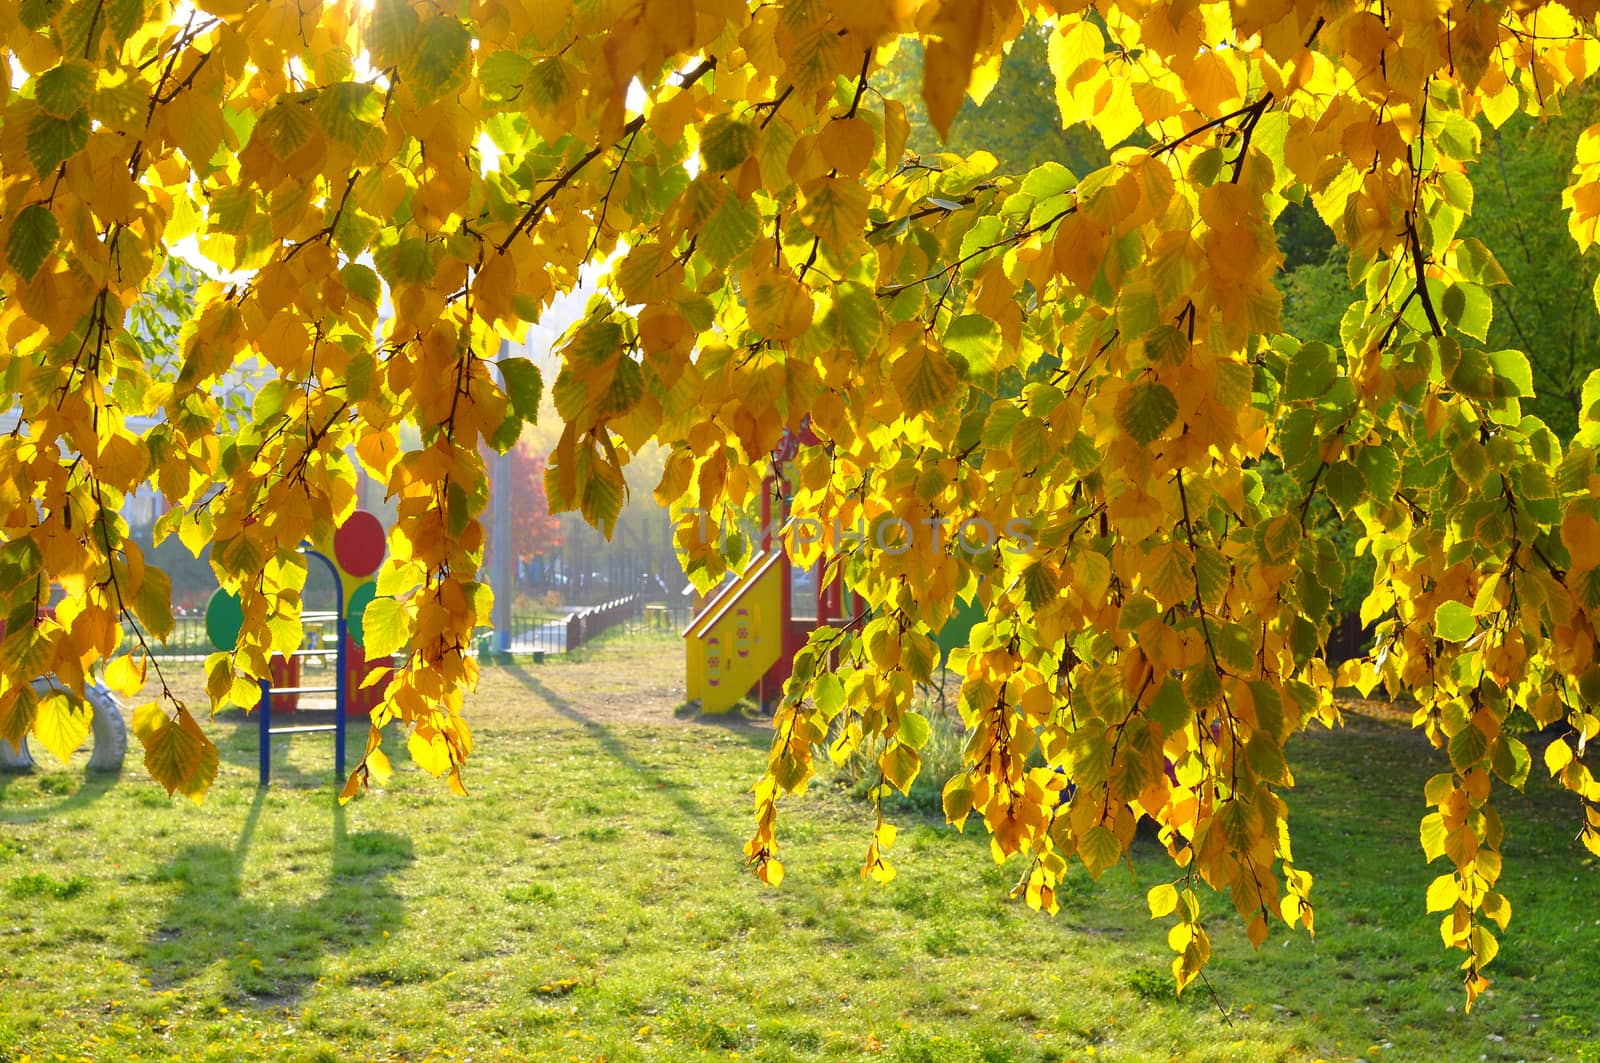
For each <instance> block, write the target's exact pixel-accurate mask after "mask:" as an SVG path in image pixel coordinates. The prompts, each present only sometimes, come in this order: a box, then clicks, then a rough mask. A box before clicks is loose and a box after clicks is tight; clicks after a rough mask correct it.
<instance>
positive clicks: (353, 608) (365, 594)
mask: <svg viewBox="0 0 1600 1063" xmlns="http://www.w3.org/2000/svg"><path fill="white" fill-rule="evenodd" d="M377 596H378V585H377V584H376V583H374V582H373V581H372V580H367V582H365V583H363V584H361V585H360V586H359V587H357V588H356V589H355V590H353V591H351V592H350V606H349V608H348V610H347V611H346V613H345V621H344V629H345V631H346V632H348V633H349V635H350V641H351V642H353V643H355V644H356V645H357V646H360V647H361V648H362V649H366V648H367V637H366V632H365V630H363V629H362V627H361V621H362V618H363V617H365V616H366V614H367V606H369V605H371V604H372V599H374V598H376V597H377Z"/></svg>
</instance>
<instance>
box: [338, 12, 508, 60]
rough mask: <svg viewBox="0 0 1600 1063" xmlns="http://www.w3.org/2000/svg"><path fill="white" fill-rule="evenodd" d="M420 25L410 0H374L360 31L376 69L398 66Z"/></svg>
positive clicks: (410, 46) (413, 40) (414, 42)
mask: <svg viewBox="0 0 1600 1063" xmlns="http://www.w3.org/2000/svg"><path fill="white" fill-rule="evenodd" d="M421 25H422V20H421V18H419V17H418V15H417V9H416V8H414V7H412V6H411V0H377V2H376V3H375V4H373V5H372V17H371V19H370V20H369V21H368V22H367V27H366V32H365V34H364V35H363V40H364V41H365V42H366V45H367V50H368V51H369V52H370V53H371V54H372V65H373V66H375V67H378V68H379V69H383V68H386V67H392V66H398V65H399V64H400V61H401V60H402V59H404V58H405V57H406V56H407V55H408V54H409V53H410V51H411V49H412V47H413V46H414V45H415V44H416V40H417V29H418V27H420V26H421ZM496 54H507V53H496Z"/></svg>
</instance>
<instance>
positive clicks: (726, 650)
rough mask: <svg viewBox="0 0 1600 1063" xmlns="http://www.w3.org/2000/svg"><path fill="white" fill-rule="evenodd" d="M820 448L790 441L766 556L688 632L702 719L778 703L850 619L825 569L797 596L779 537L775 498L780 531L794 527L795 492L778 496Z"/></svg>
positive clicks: (770, 488)
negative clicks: (827, 632)
mask: <svg viewBox="0 0 1600 1063" xmlns="http://www.w3.org/2000/svg"><path fill="white" fill-rule="evenodd" d="M815 442H816V437H815V436H813V435H812V434H811V432H810V429H809V428H807V429H804V430H802V432H801V433H800V434H798V435H797V434H795V433H791V432H785V433H784V437H783V442H782V443H780V444H779V448H778V450H777V451H776V452H774V454H773V463H772V464H773V471H772V472H771V473H770V474H769V475H768V476H767V478H766V480H765V482H764V483H763V484H762V489H761V527H762V535H763V541H762V543H761V549H760V550H759V551H758V552H757V553H756V555H755V556H754V557H753V558H751V560H750V564H749V565H747V566H746V567H745V569H744V571H743V572H742V573H740V574H739V575H738V577H737V578H735V579H732V580H729V581H728V582H726V583H724V584H723V585H722V586H721V587H720V588H718V589H717V590H716V591H714V592H712V594H711V595H710V596H709V597H708V598H707V599H706V600H705V602H704V604H702V605H701V606H700V609H699V611H698V612H696V613H695V616H694V619H693V620H691V621H690V622H689V626H688V627H687V628H685V629H684V631H683V639H684V643H685V646H686V648H687V650H688V658H689V666H688V696H689V699H690V700H691V701H694V700H698V701H699V702H700V711H701V712H702V713H705V714H708V715H714V714H719V713H724V712H727V711H729V710H730V709H732V708H733V707H734V706H735V705H737V704H738V703H739V702H740V700H742V699H743V698H744V697H745V696H747V695H749V694H752V693H754V694H755V696H756V698H757V699H758V700H759V701H761V702H762V703H763V704H765V703H766V702H767V701H769V700H770V699H772V698H774V697H776V696H778V694H779V693H781V691H782V690H783V683H784V680H786V679H788V678H789V672H790V668H791V665H792V663H793V661H794V655H795V653H797V652H798V651H799V650H800V648H801V647H802V646H804V645H805V643H806V639H807V638H809V637H810V635H811V632H812V631H814V630H815V629H817V628H818V627H821V626H822V625H824V624H827V623H829V622H830V621H832V620H833V618H834V617H837V616H841V615H842V614H843V600H842V597H841V593H842V592H841V586H840V583H839V581H837V580H835V581H834V582H833V583H832V584H830V585H829V586H826V587H824V586H823V580H822V578H821V577H822V574H823V569H824V566H823V565H822V564H818V565H817V566H816V569H815V571H813V572H809V573H806V574H805V575H806V577H807V578H805V579H803V580H801V581H800V587H799V591H800V593H798V594H796V578H795V570H794V567H793V564H792V563H791V562H790V560H789V555H788V552H787V551H786V550H785V549H784V547H783V542H782V533H781V531H780V534H779V536H778V538H777V540H776V541H774V537H773V535H772V529H773V528H774V524H773V520H772V497H773V495H774V494H778V495H779V496H780V498H781V499H782V502H781V510H780V513H779V517H778V521H777V525H776V527H778V528H779V529H782V528H784V526H785V525H786V523H787V521H788V519H789V495H790V492H789V491H787V490H784V491H782V492H778V491H775V490H774V488H775V487H776V486H777V485H778V483H779V482H780V480H782V479H786V478H787V476H788V472H789V468H790V466H792V464H793V462H794V457H795V454H796V453H797V452H798V451H799V449H800V446H801V444H803V443H815Z"/></svg>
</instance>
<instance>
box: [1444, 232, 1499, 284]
mask: <svg viewBox="0 0 1600 1063" xmlns="http://www.w3.org/2000/svg"><path fill="white" fill-rule="evenodd" d="M1456 268H1457V269H1458V270H1460V271H1461V275H1462V276H1463V277H1465V278H1466V279H1467V280H1469V281H1474V282H1476V283H1478V284H1483V285H1489V286H1492V285H1496V284H1510V283H1511V278H1509V277H1507V276H1506V271H1505V270H1504V269H1501V268H1500V263H1499V262H1498V261H1497V260H1496V259H1495V257H1494V252H1492V251H1490V250H1489V249H1488V248H1487V247H1485V246H1484V245H1483V241H1481V240H1476V239H1473V238H1472V237H1470V236H1469V237H1467V238H1466V239H1465V240H1462V241H1461V243H1459V244H1458V245H1456Z"/></svg>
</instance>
